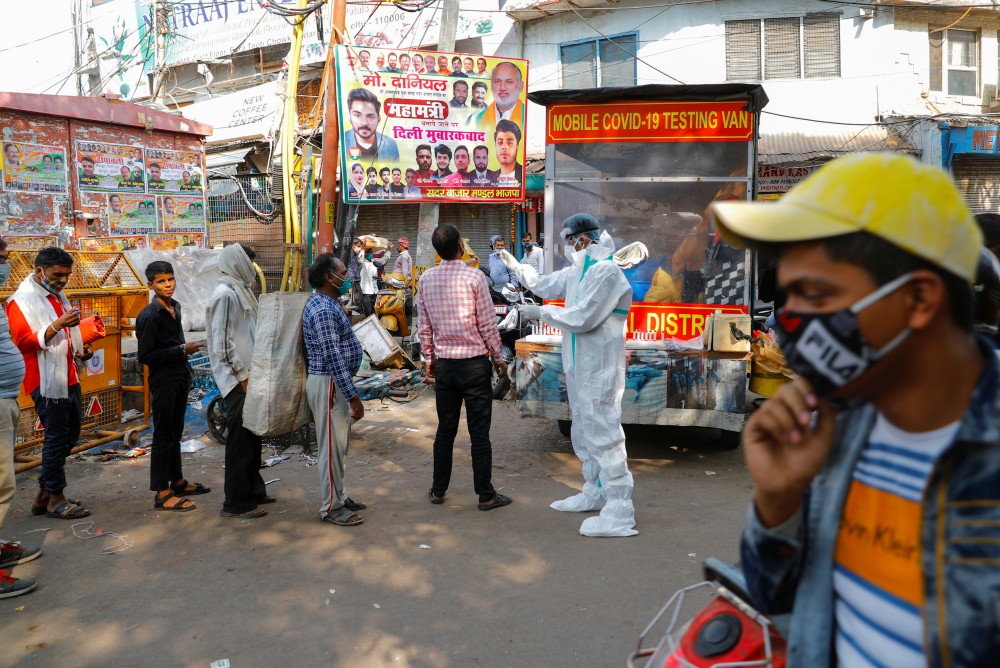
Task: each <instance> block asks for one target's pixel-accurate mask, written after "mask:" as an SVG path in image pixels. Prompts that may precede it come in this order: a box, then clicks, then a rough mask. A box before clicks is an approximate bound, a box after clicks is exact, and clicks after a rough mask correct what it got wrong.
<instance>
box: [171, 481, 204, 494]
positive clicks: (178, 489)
mask: <svg viewBox="0 0 1000 668" xmlns="http://www.w3.org/2000/svg"><path fill="white" fill-rule="evenodd" d="M188 485H194V489H191V490H189V489H188V488H187V486H188ZM170 491H171V492H173V493H174V494H176V495H177V496H196V495H198V494H208V493H209V492H211V491H212V488H211V487H205V486H204V485H202V484H201V483H200V482H188V481H187V480H181V484H179V485H171V486H170Z"/></svg>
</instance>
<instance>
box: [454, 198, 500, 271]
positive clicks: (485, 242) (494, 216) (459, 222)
mask: <svg viewBox="0 0 1000 668" xmlns="http://www.w3.org/2000/svg"><path fill="white" fill-rule="evenodd" d="M510 206H511V205H510V204H464V203H463V204H447V205H444V206H442V207H441V222H442V223H450V224H452V225H454V226H455V227H457V228H458V231H459V232H461V233H462V236H463V237H465V238H466V239H468V240H469V245H470V246H472V250H474V251H476V255H478V256H479V259H480V260H484V261H485V260H486V258H488V257H489V256H490V253H491V252H492V251H491V250H490V237H492V236H493V235H494V234H499V235H500V236H501V237H503V239H504V241H506V242H507V248H510V246H511V239H510V229H511V228H510Z"/></svg>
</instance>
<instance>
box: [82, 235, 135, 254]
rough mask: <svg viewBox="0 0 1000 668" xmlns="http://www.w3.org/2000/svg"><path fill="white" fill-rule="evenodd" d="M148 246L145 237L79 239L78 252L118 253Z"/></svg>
mask: <svg viewBox="0 0 1000 668" xmlns="http://www.w3.org/2000/svg"><path fill="white" fill-rule="evenodd" d="M147 246H148V243H147V241H146V235H144V234H128V235H119V236H113V237H81V238H80V250H81V251H86V252H88V253H118V252H120V251H127V250H135V249H137V248H138V249H143V248H146V247H147Z"/></svg>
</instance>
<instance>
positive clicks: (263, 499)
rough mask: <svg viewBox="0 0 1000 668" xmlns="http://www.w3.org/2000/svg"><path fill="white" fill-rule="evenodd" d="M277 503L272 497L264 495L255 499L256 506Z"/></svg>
mask: <svg viewBox="0 0 1000 668" xmlns="http://www.w3.org/2000/svg"><path fill="white" fill-rule="evenodd" d="M277 502H278V500H277V499H276V498H274V497H273V496H267V495H266V494H265V495H264V496H262V497H260V498H259V499H257V505H258V506H259V505H261V504H263V503H277Z"/></svg>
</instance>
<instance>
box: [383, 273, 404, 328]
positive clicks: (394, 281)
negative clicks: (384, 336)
mask: <svg viewBox="0 0 1000 668" xmlns="http://www.w3.org/2000/svg"><path fill="white" fill-rule="evenodd" d="M382 282H383V283H384V284H385V285H386V287H385V288H383V289H382V290H379V291H378V295H377V296H376V299H375V315H377V316H378V318H379V321H380V322H381V323H382V326H383V327H385V328H386V329H387V330H388V331H389V333H390V334H392V335H393V336H401V337H403V338H406V337H408V336H409V335H410V325H409V323H407V322H406V287H407V281H406V278H405V277H404V276H403V275H402V274H385V275H383V276H382Z"/></svg>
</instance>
